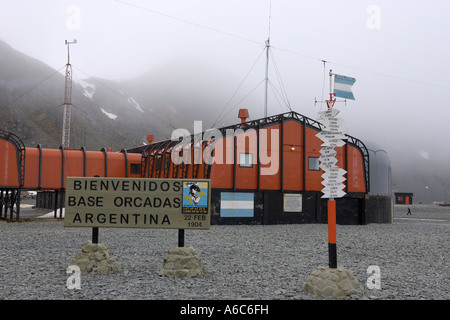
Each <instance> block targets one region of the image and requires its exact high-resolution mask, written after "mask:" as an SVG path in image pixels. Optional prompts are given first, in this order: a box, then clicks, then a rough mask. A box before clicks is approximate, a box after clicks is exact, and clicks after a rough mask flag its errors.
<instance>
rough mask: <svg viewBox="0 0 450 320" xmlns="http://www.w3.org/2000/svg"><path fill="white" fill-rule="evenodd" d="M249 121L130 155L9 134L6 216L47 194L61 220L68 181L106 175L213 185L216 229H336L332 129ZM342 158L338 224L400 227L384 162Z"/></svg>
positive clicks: (300, 121)
mask: <svg viewBox="0 0 450 320" xmlns="http://www.w3.org/2000/svg"><path fill="white" fill-rule="evenodd" d="M239 116H240V118H241V122H240V123H238V124H236V125H233V126H229V127H224V128H220V129H210V130H206V131H204V132H195V133H194V134H191V135H188V136H186V135H182V134H180V135H179V136H176V135H175V137H172V139H171V140H165V141H158V142H154V141H153V139H152V138H151V137H152V136H151V135H149V144H148V145H145V146H140V147H136V148H132V149H127V150H125V149H122V150H121V151H120V152H112V151H111V150H105V149H102V150H101V151H87V150H85V149H84V148H81V149H64V148H62V147H60V148H59V149H44V148H41V146H40V145H38V146H37V147H36V148H28V147H25V146H24V145H23V143H22V142H21V140H20V138H18V137H17V136H16V135H14V134H12V133H9V132H6V131H3V130H0V193H1V194H0V200H1V201H0V217H5V218H8V210H9V212H10V214H9V218H12V216H13V215H12V212H13V211H12V209H13V207H14V205H16V206H17V208H18V209H17V212H19V210H20V209H19V208H20V207H19V206H18V205H20V191H21V190H38V191H41V193H40V194H41V195H44V197H43V198H44V200H45V202H50V203H51V206H52V207H54V208H55V211H56V208H61V207H62V206H63V205H64V203H63V200H64V197H63V195H64V190H65V179H66V177H68V176H77V177H92V176H95V175H98V176H101V177H130V178H141V177H143V178H185V179H195V178H197V179H203V178H206V179H211V192H212V200H211V206H212V210H211V223H213V224H281V223H326V222H327V204H326V201H327V199H325V198H322V195H323V193H322V192H321V190H322V188H323V185H322V180H323V179H322V174H323V170H322V169H321V168H320V167H319V157H320V150H321V144H322V141H321V140H320V139H319V138H318V137H316V134H317V133H319V132H320V131H321V130H322V129H323V125H322V124H321V123H319V122H317V121H315V120H312V119H310V118H307V117H305V116H303V115H300V114H298V113H296V112H288V113H284V114H280V115H275V116H271V117H267V118H263V119H258V120H251V121H247V117H248V112H247V111H246V110H245V109H241V110H240V112H239ZM336 151H337V156H336V158H337V159H338V163H337V165H338V166H339V167H340V168H342V169H344V170H345V171H346V172H347V173H346V175H345V178H346V180H345V182H344V184H345V187H344V191H345V193H346V194H345V196H344V197H342V198H338V199H336V203H337V223H338V224H366V223H373V222H375V223H385V222H392V219H391V200H390V199H391V196H390V193H389V192H382V193H381V194H380V193H379V192H377V194H376V195H371V194H370V191H371V190H370V189H371V183H372V182H377V180H379V179H380V177H382V178H381V179H385V178H383V177H384V176H385V175H384V174H383V173H382V174H380V172H377V173H376V175H374V176H372V175H371V171H370V166H369V165H370V162H371V161H372V162H373V161H379V160H377V159H378V158H373V159H371V153H370V150H369V149H368V148H367V147H366V146H365V144H364V143H363V142H361V141H360V140H358V139H356V138H354V137H351V136H347V139H346V143H345V145H344V146H342V147H339V148H336ZM375 164H376V163H375ZM376 167H379V166H376ZM383 170H384V171H386V170H390V167H389V166H387V167H386V169H383ZM386 179H388V180H387V184H388V185H390V180H389V178H386ZM378 182H379V181H378ZM377 185H379V183H377ZM50 196H52V198H51V200H50V201H49V197H50ZM41 198H42V197H41ZM47 207H48V204H47Z"/></svg>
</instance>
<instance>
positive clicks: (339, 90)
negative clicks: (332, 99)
mask: <svg viewBox="0 0 450 320" xmlns="http://www.w3.org/2000/svg"><path fill="white" fill-rule="evenodd" d="M355 81H356V79H355V78H350V77H346V76H341V75H338V74H335V75H334V93H335V94H336V97H340V98H345V99H350V100H355V97H354V96H353V92H352V86H353V84H354V83H355Z"/></svg>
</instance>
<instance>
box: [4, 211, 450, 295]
mask: <svg viewBox="0 0 450 320" xmlns="http://www.w3.org/2000/svg"><path fill="white" fill-rule="evenodd" d="M410 207H411V209H412V215H406V210H407V207H406V206H395V208H394V216H395V220H394V224H371V225H365V226H342V225H338V226H337V258H338V267H342V268H345V269H348V270H350V271H352V272H353V274H354V275H355V277H356V278H357V279H358V280H359V281H360V283H361V285H362V287H363V292H362V293H361V294H360V295H357V296H351V297H348V299H350V300H375V299H377V300H415V299H424V300H449V299H450V292H449V288H450V274H449V270H450V268H449V266H450V253H449V248H450V246H449V230H450V207H439V206H432V205H412V206H410ZM47 212H48V210H47V211H45V210H44V213H47ZM40 214H42V210H37V209H24V210H22V211H21V217H22V218H23V219H24V221H23V222H20V223H17V222H6V221H3V220H2V221H0V235H1V238H2V243H1V245H0V299H5V300H18V299H21V300H41V299H42V300H53V299H58V300H96V299H102V300H105V299H106V300H108V299H114V300H116V299H127V300H129V299H132V300H140V299H146V300H153V299H158V300H180V299H183V300H184V299H193V300H205V299H207V300H216V299H217V300H241V299H252V300H254V299H256V300H260V299H261V300H304V299H308V300H311V299H313V298H312V297H310V296H309V295H308V294H307V293H306V292H305V290H304V289H303V285H304V282H305V281H306V279H307V278H308V276H309V274H310V273H311V272H312V271H314V270H315V269H316V268H317V267H318V266H327V265H328V244H327V225H324V224H312V225H311V224H306V225H269V226H242V225H240V226H211V229H210V230H186V232H185V245H186V246H192V247H194V248H195V249H196V250H197V251H198V253H199V255H200V257H201V259H202V262H203V265H204V269H205V277H203V278H192V279H180V278H178V279H169V278H166V277H160V276H158V271H159V270H160V269H161V268H162V266H163V259H164V257H165V256H166V254H167V250H168V249H169V248H170V247H172V246H176V245H177V243H178V242H177V241H178V231H177V230H171V229H120V228H116V229H107V228H104V229H100V232H99V241H100V242H106V243H108V245H109V247H110V252H111V254H112V256H113V258H114V259H115V260H116V261H117V262H118V263H119V266H120V267H119V270H118V271H116V272H115V273H113V274H109V275H101V274H96V273H90V274H82V275H81V288H80V289H68V288H67V285H66V283H67V279H68V277H69V274H67V273H66V270H67V267H68V266H69V264H70V261H71V260H72V258H73V257H74V256H75V254H76V253H77V252H79V251H80V250H81V244H82V243H83V242H86V241H90V240H91V235H92V231H91V229H90V228H64V227H63V222H62V221H58V220H55V219H30V220H27V217H28V218H33V217H35V216H36V215H40ZM373 265H376V266H378V267H379V268H380V272H381V274H380V276H381V277H380V280H381V289H369V288H368V287H367V285H366V282H367V279H368V277H369V276H370V275H369V274H367V269H368V268H369V266H373Z"/></svg>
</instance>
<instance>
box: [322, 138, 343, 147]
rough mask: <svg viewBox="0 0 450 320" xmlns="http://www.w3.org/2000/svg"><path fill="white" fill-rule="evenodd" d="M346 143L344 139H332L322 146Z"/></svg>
mask: <svg viewBox="0 0 450 320" xmlns="http://www.w3.org/2000/svg"><path fill="white" fill-rule="evenodd" d="M344 145H345V141H344V140H342V139H330V140H328V141H326V142H324V143H322V144H321V146H322V147H338V148H339V147H342V146H344Z"/></svg>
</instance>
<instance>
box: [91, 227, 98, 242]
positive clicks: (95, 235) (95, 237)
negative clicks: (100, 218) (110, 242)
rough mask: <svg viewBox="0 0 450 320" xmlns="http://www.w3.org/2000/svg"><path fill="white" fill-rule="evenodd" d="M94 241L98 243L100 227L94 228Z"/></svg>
mask: <svg viewBox="0 0 450 320" xmlns="http://www.w3.org/2000/svg"><path fill="white" fill-rule="evenodd" d="M92 243H98V227H94V228H92Z"/></svg>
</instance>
